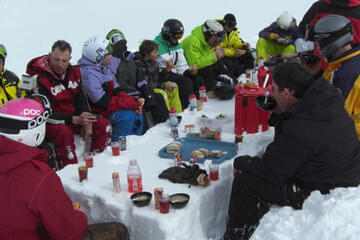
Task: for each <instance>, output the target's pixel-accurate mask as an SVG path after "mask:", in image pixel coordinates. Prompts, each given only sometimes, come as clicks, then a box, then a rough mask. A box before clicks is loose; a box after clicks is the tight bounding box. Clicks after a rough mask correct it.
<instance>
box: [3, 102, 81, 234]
mask: <svg viewBox="0 0 360 240" xmlns="http://www.w3.org/2000/svg"><path fill="white" fill-rule="evenodd" d="M48 117H49V109H45V108H44V106H43V105H42V104H40V103H39V102H37V101H35V100H33V99H28V98H21V99H14V100H10V101H8V102H7V103H5V104H4V105H3V106H2V107H1V108H0V145H1V146H6V147H1V148H0V195H1V196H3V197H1V198H0V212H1V217H0V232H1V234H0V235H1V237H0V238H1V239H13V240H22V239H28V240H32V239H34V240H36V239H54V240H56V239H58V240H61V239H68V240H78V239H81V237H82V236H83V234H84V232H85V231H86V228H87V217H86V215H85V214H84V213H83V211H82V208H80V209H78V210H74V209H73V205H72V203H71V200H70V198H69V197H68V196H67V195H66V193H65V192H64V189H63V186H62V184H61V181H60V179H59V177H58V176H57V175H56V173H55V172H54V171H53V170H52V169H51V168H50V167H49V166H48V165H47V161H48V159H49V156H48V152H47V151H46V150H41V149H38V148H37V146H39V145H40V144H41V142H42V141H43V140H44V138H45V122H46V119H47V118H48ZM31 122H33V123H35V125H34V124H30V123H31ZM28 126H32V128H30V129H29V127H28ZM5 196H6V197H5Z"/></svg>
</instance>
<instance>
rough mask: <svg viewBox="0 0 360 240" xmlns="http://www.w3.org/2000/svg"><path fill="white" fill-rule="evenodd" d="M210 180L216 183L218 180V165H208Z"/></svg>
mask: <svg viewBox="0 0 360 240" xmlns="http://www.w3.org/2000/svg"><path fill="white" fill-rule="evenodd" d="M209 170H210V180H211V181H217V180H219V165H218V164H210V166H209Z"/></svg>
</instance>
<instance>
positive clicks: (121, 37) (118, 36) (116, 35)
mask: <svg viewBox="0 0 360 240" xmlns="http://www.w3.org/2000/svg"><path fill="white" fill-rule="evenodd" d="M121 40H125V36H124V34H121V33H114V34H113V35H112V36H111V38H110V44H115V43H117V42H119V41H121Z"/></svg>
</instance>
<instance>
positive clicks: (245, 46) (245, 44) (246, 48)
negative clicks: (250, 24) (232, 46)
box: [242, 42, 250, 50]
mask: <svg viewBox="0 0 360 240" xmlns="http://www.w3.org/2000/svg"><path fill="white" fill-rule="evenodd" d="M242 48H243V49H244V50H249V49H250V43H247V42H246V43H243V45H242Z"/></svg>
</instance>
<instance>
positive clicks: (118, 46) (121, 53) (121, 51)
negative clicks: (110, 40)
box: [112, 39, 127, 60]
mask: <svg viewBox="0 0 360 240" xmlns="http://www.w3.org/2000/svg"><path fill="white" fill-rule="evenodd" d="M112 48H113V52H112V55H113V56H114V57H117V58H120V59H122V60H124V58H125V53H126V51H127V46H126V40H125V39H123V40H120V41H118V42H117V43H115V44H114V45H113V47H112Z"/></svg>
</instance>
